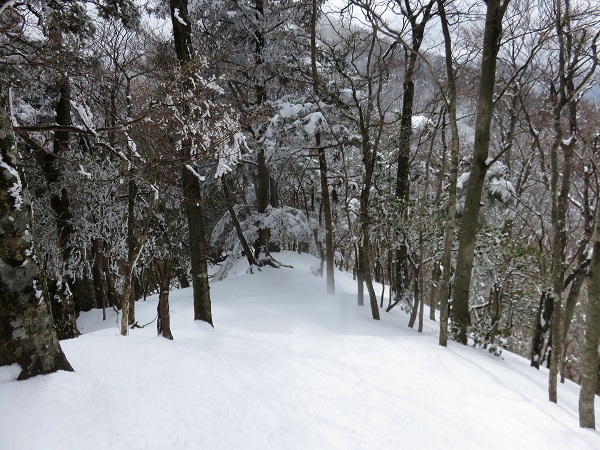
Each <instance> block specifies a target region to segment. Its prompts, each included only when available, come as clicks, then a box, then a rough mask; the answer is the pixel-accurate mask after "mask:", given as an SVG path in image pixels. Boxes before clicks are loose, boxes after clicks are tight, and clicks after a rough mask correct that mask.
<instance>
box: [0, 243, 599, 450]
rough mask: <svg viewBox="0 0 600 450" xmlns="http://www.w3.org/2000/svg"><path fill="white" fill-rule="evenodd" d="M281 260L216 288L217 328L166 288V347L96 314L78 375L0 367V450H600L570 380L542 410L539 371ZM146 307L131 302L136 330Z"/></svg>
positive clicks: (306, 259)
mask: <svg viewBox="0 0 600 450" xmlns="http://www.w3.org/2000/svg"><path fill="white" fill-rule="evenodd" d="M278 258H279V259H280V260H282V261H283V262H285V263H287V264H291V265H293V266H294V268H293V269H288V268H282V269H273V268H266V269H264V270H263V271H262V272H260V273H256V274H254V275H247V274H245V272H244V269H243V265H244V263H243V262H240V264H238V266H237V270H238V275H240V276H238V277H232V278H227V279H225V280H224V281H221V282H215V283H213V284H212V286H211V295H212V299H213V317H214V320H215V329H212V328H210V326H208V325H206V324H203V323H199V322H193V320H192V318H193V313H192V300H191V291H190V290H189V289H183V290H179V291H173V292H171V320H172V330H173V335H174V337H175V340H174V341H167V340H166V339H163V338H161V337H157V336H156V335H155V334H156V331H155V330H156V329H155V324H154V323H152V324H151V325H148V326H147V327H146V328H144V329H135V330H132V331H131V335H130V336H128V337H121V336H119V327H118V323H117V317H116V315H114V314H113V315H112V316H111V317H110V318H109V319H108V320H106V321H104V322H103V321H102V320H101V312H100V311H91V312H89V313H85V314H82V316H81V317H80V319H79V327H80V330H81V332H82V333H83V335H82V336H81V337H80V338H77V339H73V340H70V341H63V342H62V346H63V349H64V351H65V353H66V354H67V357H68V359H69V361H70V362H71V364H72V365H73V367H74V368H75V370H76V372H75V373H65V372H60V373H56V374H52V375H47V376H43V377H36V378H34V379H31V380H28V381H15V378H16V376H17V375H18V367H3V368H0V401H1V407H0V448H1V449H11V450H12V449H15V450H16V449H85V450H92V449H121V448H122V449H161V450H164V449H188V448H189V449H238V448H239V449H266V448H268V449H400V448H403V449H421V448H427V449H438V448H440V449H453V448H456V449H521V448H523V449H525V448H526V449H529V450H530V449H537V448H540V449H586V448H600V434H599V433H598V432H595V431H591V430H581V429H579V428H578V418H577V401H578V400H577V399H578V393H579V390H578V386H576V385H574V384H573V383H570V382H567V383H566V384H565V385H560V386H559V404H558V405H554V404H551V403H549V402H548V401H547V387H546V386H547V379H548V374H547V371H546V370H544V369H542V370H540V371H537V370H535V369H532V368H530V367H529V365H528V361H526V360H525V359H523V358H520V357H518V356H515V355H512V354H508V353H504V354H503V357H502V358H497V357H495V356H492V355H490V354H488V353H486V352H485V351H483V350H476V349H472V348H465V347H462V346H460V345H456V344H454V343H452V342H451V343H450V344H449V347H448V348H441V347H439V346H438V345H437V324H436V323H434V322H429V321H427V322H426V326H425V332H424V333H417V332H416V331H413V330H410V329H408V328H407V327H406V324H407V321H408V319H407V317H406V316H405V315H404V314H403V313H401V312H400V311H399V310H397V308H396V310H395V311H393V313H392V314H386V313H382V320H381V321H380V322H376V321H373V320H371V319H370V309H369V307H368V306H365V307H358V306H356V298H355V292H356V285H355V282H353V281H352V279H351V277H349V276H348V275H347V274H343V273H341V272H336V288H337V292H338V293H337V295H335V296H327V295H325V294H324V291H325V281H324V279H322V278H315V277H314V276H313V275H312V274H311V271H310V267H311V265H315V264H317V260H316V259H314V258H313V257H311V256H308V255H297V254H294V253H289V252H283V253H282V254H281V255H279V256H278ZM156 301H157V299H156V297H152V298H149V299H148V301H146V302H142V301H140V302H137V304H136V308H137V311H136V318H137V319H138V322H139V323H140V324H143V323H147V322H150V321H152V320H153V319H154V317H155V315H156ZM596 408H597V410H598V411H600V409H599V408H600V402H598V401H597V403H596ZM599 415H600V413H599ZM597 424H598V425H600V422H598V421H597Z"/></svg>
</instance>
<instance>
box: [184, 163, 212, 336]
mask: <svg viewBox="0 0 600 450" xmlns="http://www.w3.org/2000/svg"><path fill="white" fill-rule="evenodd" d="M183 191H184V196H185V212H186V216H187V222H188V229H189V235H190V258H191V265H192V288H193V292H194V320H202V321H204V322H207V323H209V324H210V325H211V326H214V324H213V319H212V310H211V300H210V287H209V284H208V266H207V263H206V261H207V259H208V255H207V253H206V234H205V230H204V213H203V210H202V206H201V202H202V198H201V195H200V182H199V180H198V178H197V177H196V176H195V175H194V174H192V173H191V172H190V171H189V170H188V169H187V168H185V167H184V168H183Z"/></svg>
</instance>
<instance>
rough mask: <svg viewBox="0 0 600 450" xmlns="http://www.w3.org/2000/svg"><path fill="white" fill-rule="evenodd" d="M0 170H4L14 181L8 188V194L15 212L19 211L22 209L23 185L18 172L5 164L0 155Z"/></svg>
mask: <svg viewBox="0 0 600 450" xmlns="http://www.w3.org/2000/svg"><path fill="white" fill-rule="evenodd" d="M0 169H4V170H6V172H7V175H8V176H10V177H12V178H14V179H15V181H14V183H13V184H12V185H11V187H9V188H8V194H9V195H10V196H11V197H12V198H13V199H14V208H15V211H21V208H23V184H22V183H21V177H20V176H19V172H17V169H15V168H14V167H13V166H11V165H10V164H7V163H6V162H5V161H4V160H3V159H2V155H0ZM4 176H5V177H6V175H4Z"/></svg>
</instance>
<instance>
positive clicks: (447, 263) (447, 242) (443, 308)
mask: <svg viewBox="0 0 600 450" xmlns="http://www.w3.org/2000/svg"><path fill="white" fill-rule="evenodd" d="M438 9H439V13H440V20H441V25H442V32H443V35H444V48H445V62H446V76H447V77H448V99H447V104H448V115H449V117H450V133H451V136H452V140H451V151H450V180H449V186H448V210H447V218H446V230H445V233H444V255H443V257H442V264H441V267H440V269H441V283H440V290H439V303H440V337H439V344H440V345H441V346H443V347H446V346H447V345H448V316H449V307H448V298H449V291H450V276H451V274H452V244H453V243H454V230H455V228H456V182H457V177H458V154H459V150H460V141H459V139H460V137H459V134H458V119H457V115H456V106H457V100H456V77H455V72H454V67H453V61H452V40H451V35H450V30H449V28H448V20H447V18H446V11H445V9H444V2H443V0H438ZM445 140H446V133H445V131H442V141H443V142H444V147H446V144H445Z"/></svg>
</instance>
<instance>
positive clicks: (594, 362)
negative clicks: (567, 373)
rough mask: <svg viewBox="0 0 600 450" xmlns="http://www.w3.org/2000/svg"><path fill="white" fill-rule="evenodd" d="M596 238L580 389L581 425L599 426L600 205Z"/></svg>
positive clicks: (583, 426) (589, 288) (588, 426)
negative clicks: (595, 403) (597, 394)
mask: <svg viewBox="0 0 600 450" xmlns="http://www.w3.org/2000/svg"><path fill="white" fill-rule="evenodd" d="M596 209H597V212H596V238H595V242H594V255H593V256H592V266H591V276H590V278H589V281H588V305H587V314H586V318H585V327H586V330H585V343H584V345H583V350H582V356H583V367H582V373H581V391H580V393H579V426H580V427H581V428H594V429H595V428H596V417H595V413H594V401H595V396H596V387H597V383H598V344H599V343H600V208H598V207H596Z"/></svg>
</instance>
